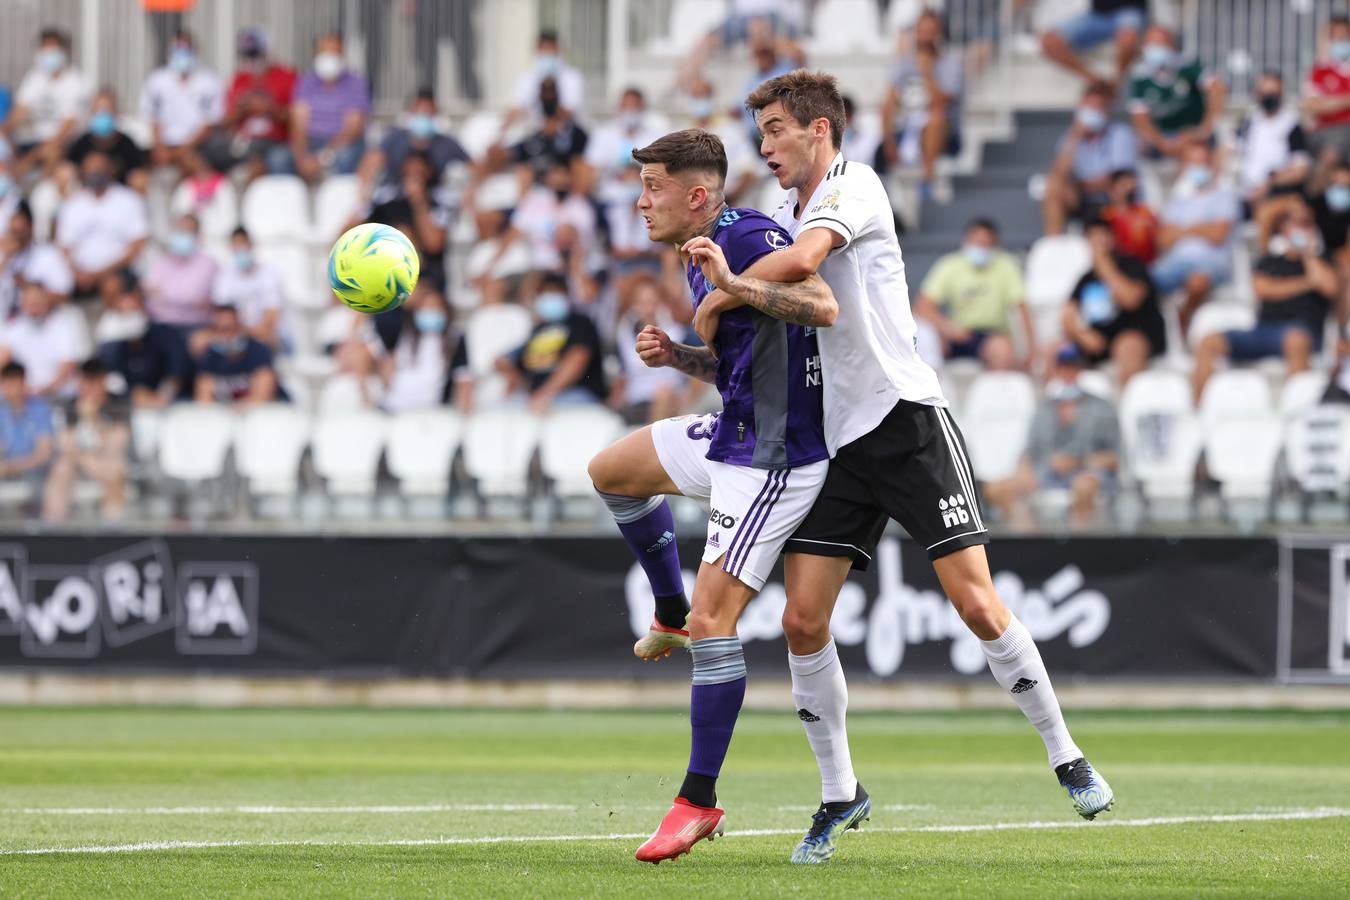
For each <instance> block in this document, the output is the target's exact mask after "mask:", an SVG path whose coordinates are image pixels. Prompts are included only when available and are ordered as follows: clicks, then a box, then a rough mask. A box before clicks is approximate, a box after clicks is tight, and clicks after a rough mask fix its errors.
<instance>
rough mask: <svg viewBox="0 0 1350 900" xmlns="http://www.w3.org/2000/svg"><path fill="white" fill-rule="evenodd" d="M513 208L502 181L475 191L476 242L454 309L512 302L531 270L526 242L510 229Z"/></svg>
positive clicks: (506, 183) (511, 188) (510, 190)
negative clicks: (463, 284)
mask: <svg viewBox="0 0 1350 900" xmlns="http://www.w3.org/2000/svg"><path fill="white" fill-rule="evenodd" d="M514 204H515V189H514V186H513V185H512V183H511V182H510V181H509V180H507V179H505V178H503V177H500V176H499V177H498V178H495V179H490V180H489V181H487V182H484V183H483V185H482V186H481V187H480V188H479V189H478V191H477V193H476V195H475V197H474V207H473V214H474V223H475V225H476V226H477V228H478V240H477V241H476V242H475V243H474V245H473V248H472V249H471V250H470V251H469V258H468V259H467V260H466V261H465V263H464V281H465V287H464V289H463V290H462V291H460V293H459V294H458V295H457V296H456V297H455V298H454V299H455V305H456V306H458V307H462V308H466V309H471V308H473V307H476V306H485V305H487V304H490V303H501V302H503V301H505V300H510V299H514V298H515V297H516V296H518V294H519V289H520V282H521V280H522V279H523V278H524V276H525V275H527V274H528V273H529V272H530V271H531V270H532V269H533V268H534V266H533V256H532V254H531V250H530V244H529V241H528V239H527V238H526V237H525V235H523V234H521V233H520V232H519V231H518V230H516V229H515V228H512V227H511V218H510V216H511V207H512V206H513V205H514Z"/></svg>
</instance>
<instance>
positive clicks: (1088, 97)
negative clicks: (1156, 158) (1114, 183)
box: [1041, 85, 1139, 234]
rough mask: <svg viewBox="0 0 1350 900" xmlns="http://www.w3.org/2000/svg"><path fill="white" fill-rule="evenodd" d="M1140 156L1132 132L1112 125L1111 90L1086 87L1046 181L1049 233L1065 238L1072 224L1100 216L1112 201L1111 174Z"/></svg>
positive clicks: (1045, 212)
mask: <svg viewBox="0 0 1350 900" xmlns="http://www.w3.org/2000/svg"><path fill="white" fill-rule="evenodd" d="M1138 152H1139V151H1138V147H1137V145H1136V141H1135V137H1134V131H1133V130H1132V129H1131V128H1130V126H1128V125H1126V124H1125V123H1124V122H1113V121H1111V91H1110V89H1109V88H1107V87H1105V86H1102V85H1092V86H1090V87H1088V89H1087V91H1085V92H1084V94H1083V99H1082V100H1080V101H1079V103H1078V110H1077V111H1076V112H1075V113H1074V121H1073V124H1072V125H1071V126H1069V131H1068V133H1066V134H1065V135H1064V137H1062V138H1060V141H1059V149H1058V150H1056V151H1055V161H1054V163H1053V165H1051V167H1050V174H1049V175H1048V176H1046V180H1045V197H1044V199H1043V200H1042V201H1041V214H1042V218H1043V219H1044V222H1045V233H1046V234H1063V233H1064V227H1065V225H1066V224H1067V223H1068V221H1069V219H1070V218H1082V219H1087V218H1091V217H1093V216H1094V215H1096V212H1097V210H1099V209H1100V208H1101V207H1102V206H1103V205H1104V204H1105V203H1106V202H1107V200H1108V195H1109V193H1110V187H1111V174H1112V173H1113V172H1118V171H1121V170H1130V169H1133V168H1134V167H1135V165H1136V164H1137V162H1138Z"/></svg>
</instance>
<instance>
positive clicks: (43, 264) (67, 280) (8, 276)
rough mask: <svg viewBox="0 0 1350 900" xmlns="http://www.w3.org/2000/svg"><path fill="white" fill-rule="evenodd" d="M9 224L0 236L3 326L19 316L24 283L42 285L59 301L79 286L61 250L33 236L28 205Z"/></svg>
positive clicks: (1, 319) (14, 215) (0, 288)
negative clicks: (20, 294)
mask: <svg viewBox="0 0 1350 900" xmlns="http://www.w3.org/2000/svg"><path fill="white" fill-rule="evenodd" d="M8 224H9V229H8V230H7V231H6V232H5V233H4V234H3V235H0V327H3V323H4V322H7V321H9V320H10V319H12V318H14V317H15V316H16V315H18V313H19V288H20V287H22V286H23V285H25V284H36V285H39V286H41V287H42V288H44V289H45V290H46V291H47V293H48V295H50V297H51V299H52V302H54V303H58V304H59V303H62V302H64V301H65V300H66V299H68V298H69V296H70V293H71V291H72V290H73V289H74V287H75V274H74V273H73V272H71V270H70V264H69V263H68V262H66V258H65V256H64V255H63V254H62V253H61V251H60V250H58V249H56V247H55V246H53V245H52V244H48V243H46V242H45V241H38V240H35V239H34V238H33V214H32V213H31V212H30V211H29V209H28V206H27V205H26V204H25V205H22V206H20V207H19V208H18V209H17V210H15V212H14V214H13V215H12V216H10V218H9V219H8Z"/></svg>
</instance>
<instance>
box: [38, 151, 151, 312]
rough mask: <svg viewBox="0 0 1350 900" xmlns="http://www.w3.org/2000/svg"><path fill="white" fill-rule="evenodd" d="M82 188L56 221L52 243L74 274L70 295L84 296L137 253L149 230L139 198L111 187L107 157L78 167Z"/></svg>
mask: <svg viewBox="0 0 1350 900" xmlns="http://www.w3.org/2000/svg"><path fill="white" fill-rule="evenodd" d="M80 172H81V175H82V178H83V181H84V190H82V191H80V192H79V193H77V194H75V195H74V196H73V197H71V198H70V199H69V200H67V201H66V202H65V204H64V205H62V207H61V211H60V212H59V213H58V214H57V217H56V244H57V246H59V247H60V248H61V250H62V251H63V252H64V253H65V254H66V259H68V260H69V261H70V266H71V268H72V269H73V270H74V271H75V293H76V295H77V296H89V295H91V294H92V293H93V292H94V291H95V290H96V289H97V287H98V283H99V281H100V280H102V278H103V276H105V275H107V274H109V273H111V272H116V271H119V270H121V269H125V268H127V267H128V266H130V265H131V264H132V263H133V262H134V261H135V260H136V259H137V257H139V256H140V255H141V251H142V250H143V249H144V248H145V241H146V237H147V236H148V235H149V232H150V229H149V224H148V222H147V217H146V209H145V199H144V198H143V197H141V195H140V194H138V193H136V192H135V191H133V190H131V189H130V188H128V187H126V186H124V185H120V184H117V182H116V176H115V169H114V168H113V162H112V159H111V158H110V157H109V156H108V155H107V154H106V153H102V152H100V151H93V152H91V153H90V154H89V155H88V156H86V157H85V158H84V164H83V165H82V166H81V167H80Z"/></svg>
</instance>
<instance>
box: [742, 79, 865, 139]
mask: <svg viewBox="0 0 1350 900" xmlns="http://www.w3.org/2000/svg"><path fill="white" fill-rule="evenodd" d="M776 100H781V101H783V109H785V110H787V111H788V115H790V116H792V118H794V119H796V120H797V121H798V122H800V123H801V124H802V125H803V126H806V125H810V124H811V123H812V122H814V121H815V120H816V119H825V120H826V121H828V122H829V123H830V140H831V141H833V142H834V149H836V150H838V149H839V148H840V147H841V146H843V143H844V98H843V97H841V96H839V82H838V81H837V80H836V79H835V77H834V76H833V75H831V74H829V73H828V72H808V71H806V70H805V69H798V70H797V71H795V72H788V73H787V74H786V75H779V76H778V77H777V78H770V79H769V80H768V81H766V82H764V83H763V84H761V85H760V86H759V87H757V88H755V89H754V91H752V92H751V94H750V96H749V97H746V98H745V108H746V109H747V110H749V111H750V112H752V113H757V112H759V111H760V110H761V109H763V108H764V107H766V106H768V105H769V104H771V103H773V102H774V101H776Z"/></svg>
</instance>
